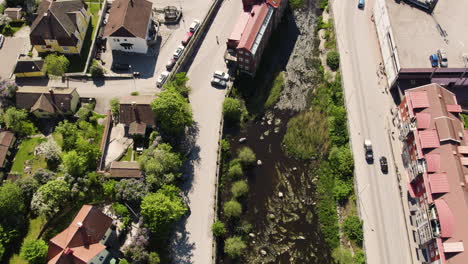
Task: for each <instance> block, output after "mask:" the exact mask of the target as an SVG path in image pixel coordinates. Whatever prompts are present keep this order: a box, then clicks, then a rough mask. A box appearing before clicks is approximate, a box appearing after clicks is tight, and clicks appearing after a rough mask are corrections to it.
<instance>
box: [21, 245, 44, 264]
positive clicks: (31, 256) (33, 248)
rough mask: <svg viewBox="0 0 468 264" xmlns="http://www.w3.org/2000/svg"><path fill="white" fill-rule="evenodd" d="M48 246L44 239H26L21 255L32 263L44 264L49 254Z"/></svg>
mask: <svg viewBox="0 0 468 264" xmlns="http://www.w3.org/2000/svg"><path fill="white" fill-rule="evenodd" d="M47 250H48V246H47V243H46V242H45V241H44V240H42V239H39V240H26V241H25V242H24V244H23V245H22V246H21V251H20V256H21V257H22V258H23V259H25V260H27V261H28V262H29V263H30V264H42V263H44V262H45V259H46V256H47Z"/></svg>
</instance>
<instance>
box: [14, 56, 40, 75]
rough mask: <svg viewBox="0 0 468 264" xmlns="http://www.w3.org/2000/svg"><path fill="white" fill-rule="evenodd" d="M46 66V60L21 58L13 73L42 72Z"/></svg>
mask: <svg viewBox="0 0 468 264" xmlns="http://www.w3.org/2000/svg"><path fill="white" fill-rule="evenodd" d="M43 66H44V60H42V59H40V60H37V59H34V60H19V61H18V62H17V63H16V66H15V70H14V71H13V73H26V72H40V71H42V68H43Z"/></svg>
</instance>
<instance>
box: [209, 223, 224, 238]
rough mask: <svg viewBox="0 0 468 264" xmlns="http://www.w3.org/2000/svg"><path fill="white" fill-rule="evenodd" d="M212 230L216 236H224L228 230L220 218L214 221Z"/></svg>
mask: <svg viewBox="0 0 468 264" xmlns="http://www.w3.org/2000/svg"><path fill="white" fill-rule="evenodd" d="M211 231H213V235H214V236H216V237H220V236H224V235H225V234H226V232H227V230H226V226H225V225H224V223H223V222H221V221H219V220H218V221H216V222H214V223H213V225H212V226H211Z"/></svg>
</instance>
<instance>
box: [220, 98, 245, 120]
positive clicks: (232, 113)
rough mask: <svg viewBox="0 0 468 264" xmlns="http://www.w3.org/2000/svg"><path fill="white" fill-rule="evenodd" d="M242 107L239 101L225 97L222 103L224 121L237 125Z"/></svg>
mask: <svg viewBox="0 0 468 264" xmlns="http://www.w3.org/2000/svg"><path fill="white" fill-rule="evenodd" d="M243 109H244V105H243V104H242V102H241V101H240V100H239V99H236V98H231V97H227V98H226V99H224V102H223V114H224V118H225V120H226V121H228V122H231V123H234V124H236V123H238V122H240V121H241V117H242V113H243Z"/></svg>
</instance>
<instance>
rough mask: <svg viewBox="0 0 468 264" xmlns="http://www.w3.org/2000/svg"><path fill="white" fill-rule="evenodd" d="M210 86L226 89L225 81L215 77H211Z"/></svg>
mask: <svg viewBox="0 0 468 264" xmlns="http://www.w3.org/2000/svg"><path fill="white" fill-rule="evenodd" d="M211 85H213V86H220V87H226V81H225V80H223V79H220V78H217V77H213V78H211Z"/></svg>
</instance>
